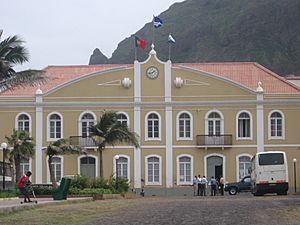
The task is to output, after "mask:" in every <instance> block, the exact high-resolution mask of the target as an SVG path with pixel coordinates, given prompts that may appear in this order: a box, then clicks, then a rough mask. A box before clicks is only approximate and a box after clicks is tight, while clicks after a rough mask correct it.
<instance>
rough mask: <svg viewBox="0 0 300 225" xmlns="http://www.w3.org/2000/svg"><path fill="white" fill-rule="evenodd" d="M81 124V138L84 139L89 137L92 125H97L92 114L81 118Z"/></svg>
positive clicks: (86, 114)
mask: <svg viewBox="0 0 300 225" xmlns="http://www.w3.org/2000/svg"><path fill="white" fill-rule="evenodd" d="M80 123H81V134H80V135H81V136H83V137H88V136H89V127H90V126H91V125H94V123H95V118H94V116H93V115H92V114H91V113H85V114H83V116H82V117H81V120H80Z"/></svg>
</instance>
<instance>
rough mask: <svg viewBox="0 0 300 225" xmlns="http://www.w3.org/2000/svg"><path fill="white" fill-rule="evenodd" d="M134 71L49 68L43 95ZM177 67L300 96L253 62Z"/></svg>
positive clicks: (26, 91) (29, 90) (19, 90)
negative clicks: (98, 76) (94, 77)
mask: <svg viewBox="0 0 300 225" xmlns="http://www.w3.org/2000/svg"><path fill="white" fill-rule="evenodd" d="M122 67H123V68H124V67H125V68H132V67H133V64H103V65H77V66H48V67H46V68H45V69H44V70H45V74H46V76H47V77H49V78H50V81H49V82H47V83H46V84H43V85H41V86H40V89H41V90H42V91H43V93H46V92H47V91H49V90H51V89H53V88H55V87H56V86H58V85H61V84H63V83H67V82H69V81H71V80H74V79H76V78H79V77H81V76H85V75H88V74H91V73H95V72H103V71H106V70H110V69H117V68H122ZM173 68H189V69H193V70H197V71H200V72H201V71H204V72H207V73H210V74H213V75H215V76H217V77H222V78H225V79H228V80H231V81H233V82H235V83H238V84H240V85H242V86H245V87H247V88H249V89H251V90H253V91H256V89H257V87H258V82H259V81H260V82H262V87H263V89H264V92H265V93H274V94H275V93H276V94H291V93H297V94H300V88H299V87H297V86H296V85H294V84H292V83H290V82H287V81H286V80H285V79H284V78H282V77H280V76H279V75H277V74H275V73H274V72H272V71H270V70H268V69H267V68H265V67H263V66H261V65H259V64H257V63H253V62H246V63H245V62H241V63H238V62H237V63H236V62H234V63H178V64H173ZM36 89H37V87H32V86H27V87H25V88H23V87H16V88H14V89H13V90H7V91H4V92H3V93H0V96H13V97H17V96H24V97H30V96H34V95H35V91H36Z"/></svg>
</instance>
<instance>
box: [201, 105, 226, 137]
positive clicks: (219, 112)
mask: <svg viewBox="0 0 300 225" xmlns="http://www.w3.org/2000/svg"><path fill="white" fill-rule="evenodd" d="M211 113H218V114H219V115H220V120H221V124H220V126H221V127H220V132H221V135H224V116H223V113H222V112H221V111H219V110H217V109H213V110H210V111H208V112H207V113H206V114H205V119H204V122H205V135H208V117H209V115H210V114H211Z"/></svg>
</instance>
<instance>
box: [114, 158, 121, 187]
mask: <svg viewBox="0 0 300 225" xmlns="http://www.w3.org/2000/svg"><path fill="white" fill-rule="evenodd" d="M119 158H120V156H119V155H116V156H115V159H116V190H118V189H119V180H118V178H119V177H118V160H119Z"/></svg>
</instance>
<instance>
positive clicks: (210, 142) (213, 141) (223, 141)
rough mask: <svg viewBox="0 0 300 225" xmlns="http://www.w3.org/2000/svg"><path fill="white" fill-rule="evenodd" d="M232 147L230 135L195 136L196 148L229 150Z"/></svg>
mask: <svg viewBox="0 0 300 225" xmlns="http://www.w3.org/2000/svg"><path fill="white" fill-rule="evenodd" d="M231 145H232V135H231V134H225V135H197V146H198V147H199V148H209V147H214V148H217V147H220V148H229V147H231Z"/></svg>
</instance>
